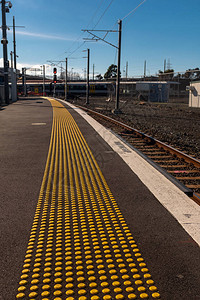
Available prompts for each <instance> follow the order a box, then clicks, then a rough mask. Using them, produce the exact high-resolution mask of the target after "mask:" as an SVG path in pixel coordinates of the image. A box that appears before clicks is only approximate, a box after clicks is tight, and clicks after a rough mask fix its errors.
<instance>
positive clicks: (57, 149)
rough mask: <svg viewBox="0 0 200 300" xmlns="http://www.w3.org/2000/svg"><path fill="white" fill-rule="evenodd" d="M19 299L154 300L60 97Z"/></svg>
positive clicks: (144, 268) (135, 249)
mask: <svg viewBox="0 0 200 300" xmlns="http://www.w3.org/2000/svg"><path fill="white" fill-rule="evenodd" d="M49 101H50V102H51V104H52V106H53V125H52V135H51V141H50V147H49V153H48V158H47V163H46V168H45V172H44V177H43V181H42V186H41V191H40V195H39V199H38V204H37V208H36V212H35V217H34V221H33V225H32V229H31V234H30V238H29V242H28V246H27V251H26V255H25V259H24V265H23V269H22V275H21V279H20V282H19V288H18V293H17V296H16V297H17V298H18V299H22V298H24V299H31V300H33V299H42V300H48V299H55V300H60V299H67V300H87V299H91V300H98V299H99V300H109V299H157V298H160V294H159V293H158V291H157V288H156V286H155V285H154V281H153V280H152V278H151V275H150V273H149V270H148V268H147V266H146V263H145V262H144V259H143V258H142V255H141V253H140V250H139V249H138V247H137V244H136V242H135V241H134V239H133V237H132V234H131V232H130V230H129V228H128V226H127V224H126V221H125V219H124V217H123V215H122V213H121V211H120V209H119V207H118V205H117V202H116V201H115V199H114V197H113V195H112V193H111V191H110V189H109V187H108V185H107V183H106V181H105V178H104V176H103V174H102V172H101V170H100V169H99V167H98V164H97V162H96V161H95V158H94V156H93V155H92V152H91V150H90V148H89V147H88V145H87V143H86V141H85V139H84V137H83V135H82V134H81V132H80V130H79V128H78V126H77V124H76V122H75V121H74V119H73V117H72V116H71V114H70V113H69V112H68V111H67V109H66V108H65V107H64V106H63V105H62V104H61V103H60V102H58V101H56V100H49Z"/></svg>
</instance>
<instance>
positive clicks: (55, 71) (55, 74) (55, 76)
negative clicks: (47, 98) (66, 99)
mask: <svg viewBox="0 0 200 300" xmlns="http://www.w3.org/2000/svg"><path fill="white" fill-rule="evenodd" d="M53 83H54V87H53V97H55V96H56V83H57V68H53Z"/></svg>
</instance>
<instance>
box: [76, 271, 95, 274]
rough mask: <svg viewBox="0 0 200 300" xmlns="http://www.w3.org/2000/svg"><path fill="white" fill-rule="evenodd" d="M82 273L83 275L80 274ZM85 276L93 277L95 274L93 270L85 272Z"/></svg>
mask: <svg viewBox="0 0 200 300" xmlns="http://www.w3.org/2000/svg"><path fill="white" fill-rule="evenodd" d="M82 273H83V272H82ZM87 274H88V275H94V274H95V272H94V271H93V270H90V271H88V272H87ZM77 275H78V273H77ZM81 275H83V274H81Z"/></svg>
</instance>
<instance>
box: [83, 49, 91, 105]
mask: <svg viewBox="0 0 200 300" xmlns="http://www.w3.org/2000/svg"><path fill="white" fill-rule="evenodd" d="M83 52H87V56H86V57H84V58H87V83H86V103H85V104H89V93H90V49H87V50H83Z"/></svg>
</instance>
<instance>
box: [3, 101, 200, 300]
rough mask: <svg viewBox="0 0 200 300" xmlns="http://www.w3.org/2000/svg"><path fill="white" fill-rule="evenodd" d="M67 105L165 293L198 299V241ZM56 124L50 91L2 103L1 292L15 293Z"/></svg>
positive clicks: (7, 298)
mask: <svg viewBox="0 0 200 300" xmlns="http://www.w3.org/2000/svg"><path fill="white" fill-rule="evenodd" d="M68 109H69V111H70V113H71V114H72V115H73V117H74V118H75V120H76V122H77V124H78V126H79V128H80V130H81V132H82V133H83V135H84V137H85V139H86V141H87V143H88V145H89V146H90V148H91V149H92V152H93V154H94V156H95V158H96V160H97V162H98V164H99V166H100V168H101V170H102V172H103V174H104V176H105V178H106V181H107V183H108V185H109V187H110V189H111V191H112V193H113V195H114V197H115V199H116V201H117V202H118V204H119V207H120V209H121V211H122V213H123V215H124V217H125V219H126V221H127V224H128V225H129V228H130V230H131V232H132V234H133V237H134V239H135V240H136V242H137V244H138V246H139V249H140V250H141V253H142V255H143V257H144V259H145V262H146V263H147V265H148V267H149V269H150V272H151V274H152V276H153V278H154V280H155V281H156V286H157V287H158V288H159V291H160V293H161V295H162V299H167V300H168V299H169V300H171V299H182V300H183V299H184V300H188V299H191V300H196V299H200V273H199V269H200V252H199V247H198V246H197V244H196V243H195V242H194V241H193V240H192V238H191V237H190V236H189V235H188V234H187V233H186V232H185V230H184V229H183V228H182V227H181V226H180V224H179V223H178V222H177V221H176V220H175V218H174V217H173V216H172V215H171V214H170V213H169V212H168V211H167V210H166V209H165V208H164V207H163V206H162V205H161V204H160V203H159V202H158V201H157V199H156V198H155V197H154V196H153V195H152V193H151V192H150V191H149V190H148V189H147V188H146V187H145V186H144V185H143V184H142V182H141V181H140V180H139V178H138V177H137V176H136V175H135V174H134V173H133V172H132V171H131V170H130V168H129V167H128V166H127V165H126V164H125V163H124V162H123V160H122V159H121V158H120V157H119V155H118V154H117V153H115V152H114V151H113V150H112V149H111V148H110V146H108V144H107V143H105V141H104V140H103V139H102V138H101V137H100V136H99V135H98V134H97V133H96V131H95V130H94V129H93V128H92V127H91V126H90V125H89V124H88V123H87V122H86V121H85V120H84V119H83V118H82V117H81V116H80V115H79V114H77V113H76V111H75V110H73V109H71V108H69V107H68ZM33 123H46V125H44V124H43V125H39V124H38V125H32V124H33ZM51 124H52V109H51V105H50V103H49V102H48V101H47V100H44V99H42V100H41V99H24V100H21V101H18V102H16V103H15V104H12V105H10V106H8V107H6V108H5V109H4V110H2V111H0V168H1V172H0V195H1V201H0V230H1V244H0V255H1V261H0V269H1V275H0V290H1V292H0V299H4V300H10V299H14V298H15V295H16V291H17V287H18V281H19V277H20V275H21V268H22V264H23V259H24V255H25V251H26V247H27V241H28V238H29V234H30V229H31V225H32V220H33V216H34V212H35V207H36V204H37V200H38V194H39V190H40V185H41V182H42V177H43V172H44V167H45V163H46V157H47V153H48V147H49V140H50V133H51Z"/></svg>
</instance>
